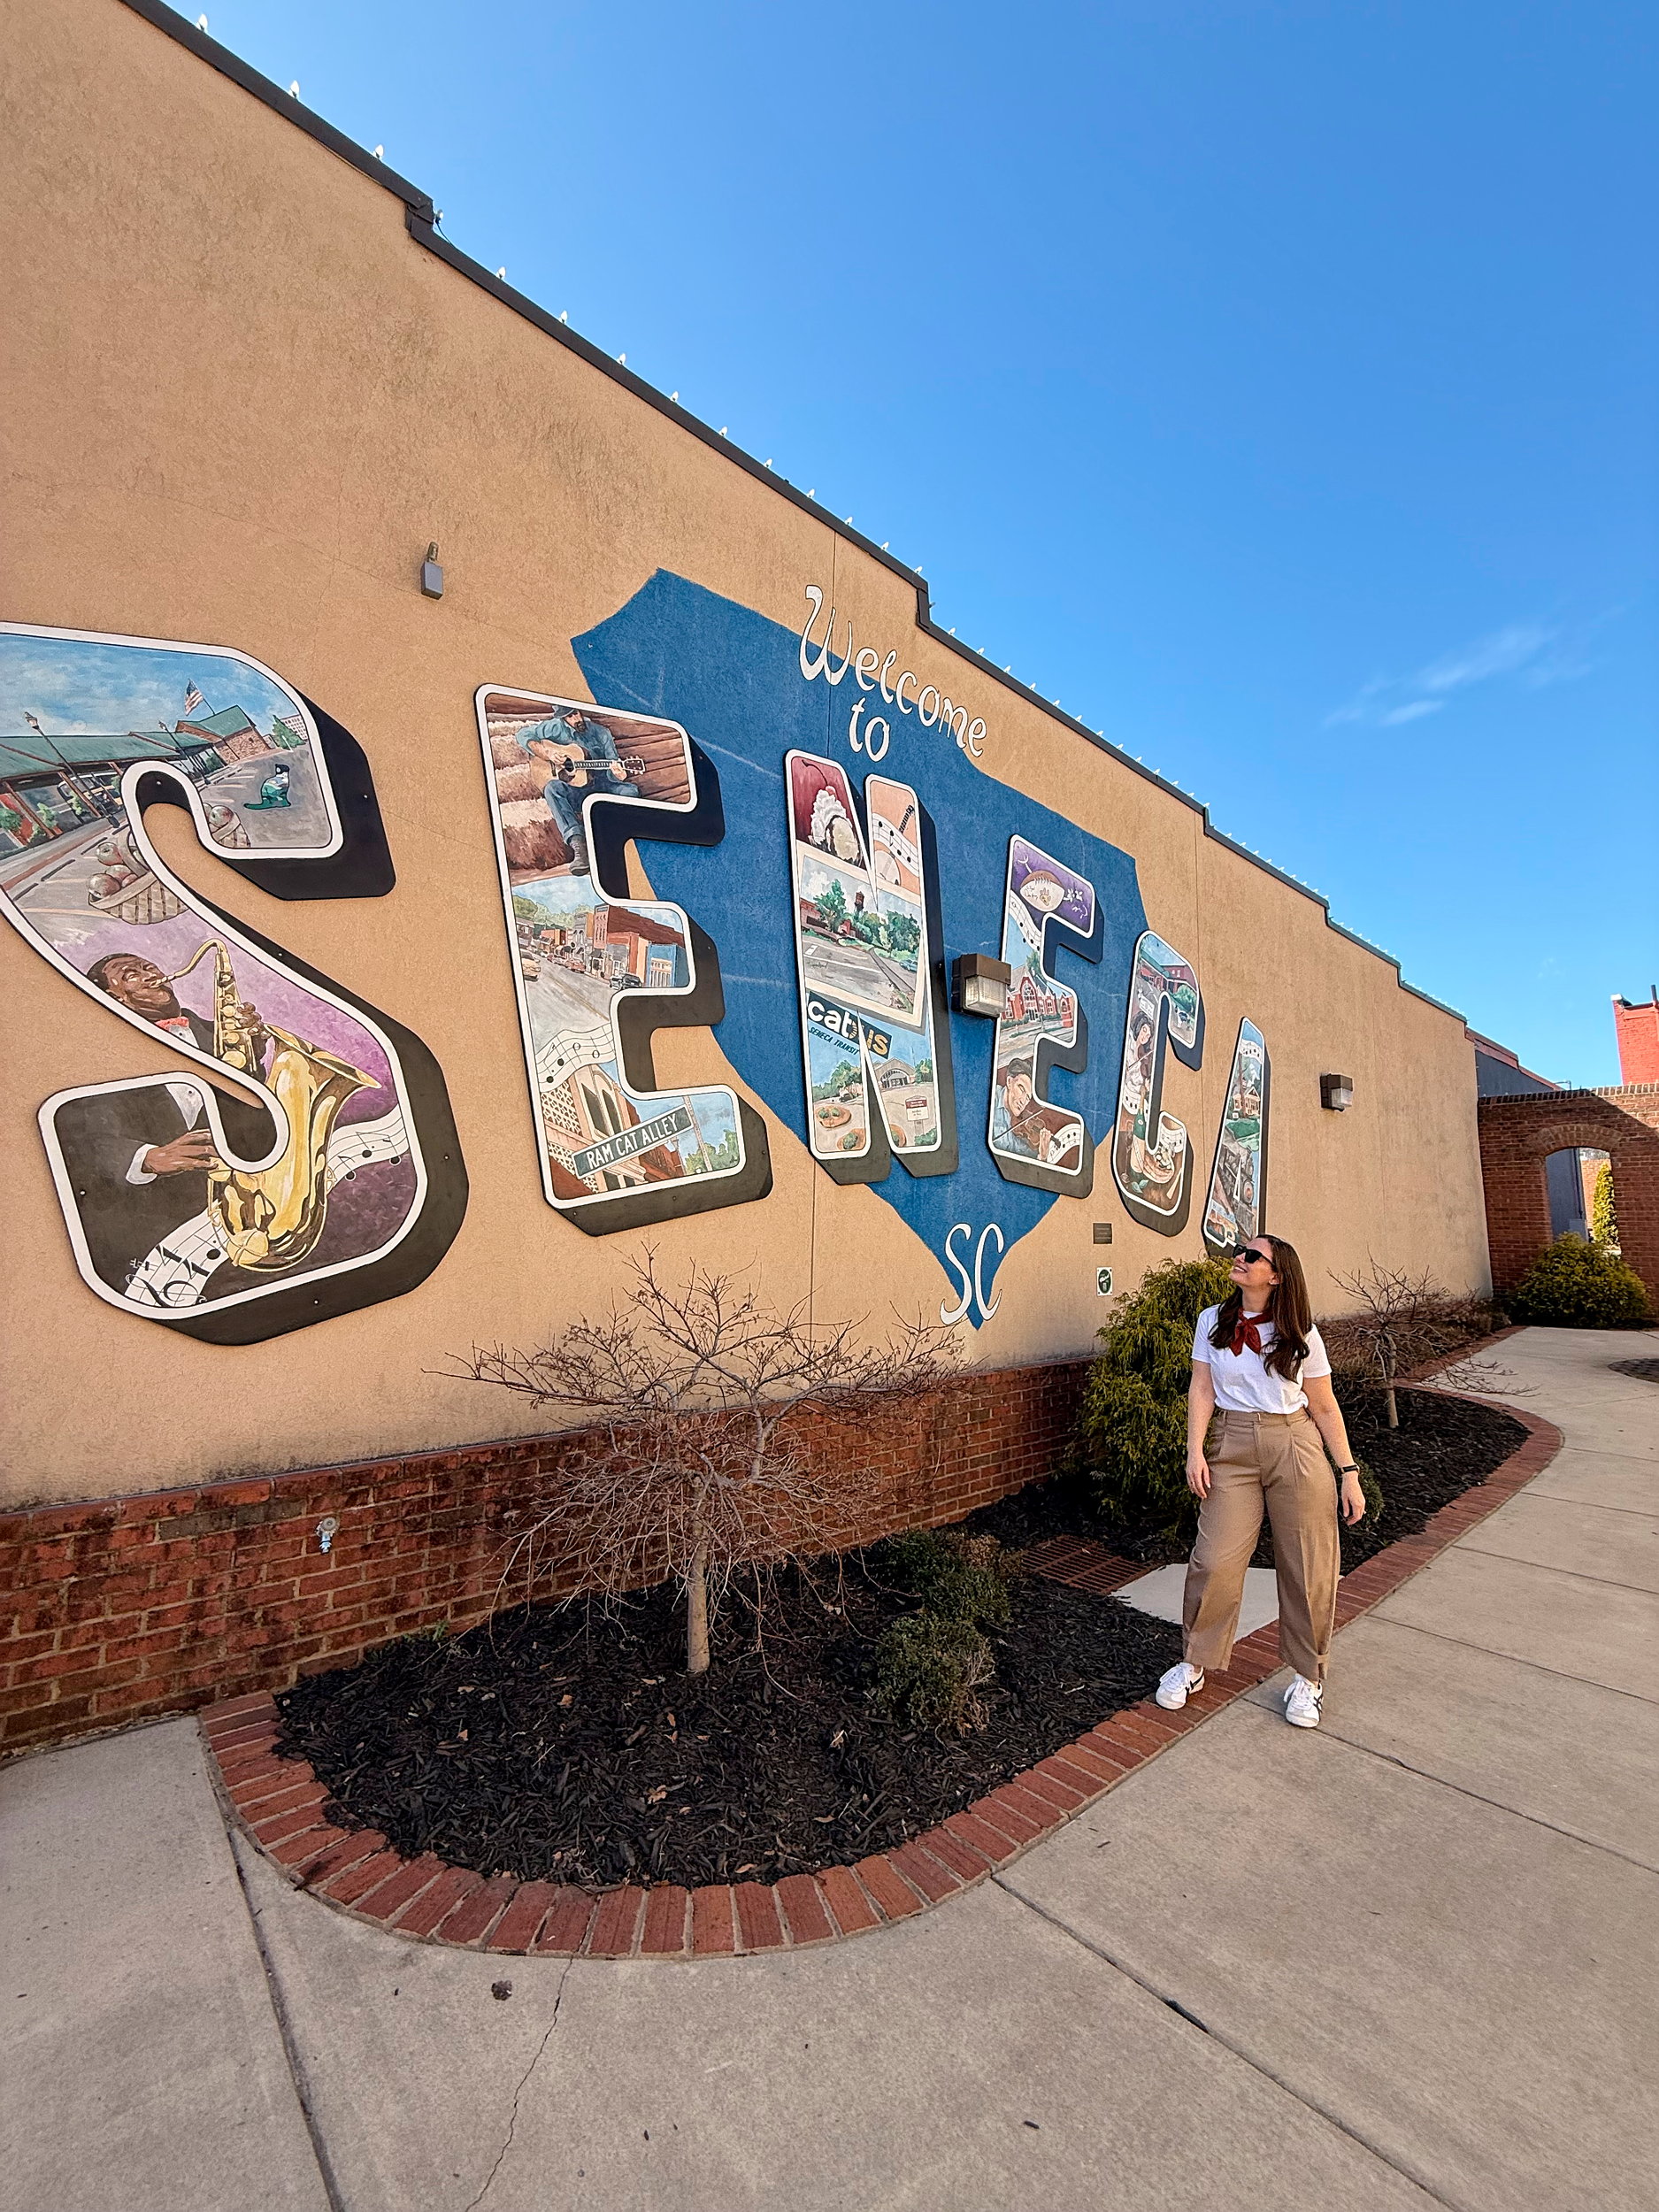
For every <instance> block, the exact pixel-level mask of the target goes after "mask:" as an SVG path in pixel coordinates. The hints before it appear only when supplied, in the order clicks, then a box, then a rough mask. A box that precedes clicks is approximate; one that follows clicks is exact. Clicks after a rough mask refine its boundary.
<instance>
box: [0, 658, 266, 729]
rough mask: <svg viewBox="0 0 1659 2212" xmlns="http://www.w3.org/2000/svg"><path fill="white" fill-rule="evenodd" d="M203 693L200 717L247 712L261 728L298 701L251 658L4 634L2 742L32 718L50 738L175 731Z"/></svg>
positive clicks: (0, 662) (0, 706)
mask: <svg viewBox="0 0 1659 2212" xmlns="http://www.w3.org/2000/svg"><path fill="white" fill-rule="evenodd" d="M191 684H195V685H196V687H197V688H198V689H199V690H200V692H201V694H202V697H203V701H204V704H203V705H202V706H201V707H200V708H198V709H197V710H196V711H197V712H198V713H200V714H209V713H217V712H218V711H219V710H220V709H221V708H223V707H240V708H241V709H242V712H243V713H244V714H246V715H249V716H250V717H251V718H252V719H253V720H254V721H255V722H257V724H258V725H259V726H260V728H261V729H266V728H269V726H270V723H271V718H272V716H273V715H276V714H292V713H293V712H294V711H295V710H296V705H297V702H296V700H294V699H291V698H290V697H289V696H288V693H287V692H285V691H281V690H280V689H279V688H278V687H277V686H276V685H275V684H273V682H272V681H271V680H270V678H269V677H268V676H262V675H261V674H260V673H259V672H258V670H257V669H256V668H250V666H249V665H248V664H247V662H246V661H243V660H238V659H235V658H234V657H232V656H230V655H227V654H219V653H215V652H212V651H211V650H210V649H206V648H204V647H200V646H198V647H195V648H193V649H190V650H188V651H186V650H182V649H178V650H175V649H173V648H171V647H166V646H146V645H103V644H94V643H92V642H90V641H88V640H86V639H84V638H44V637H28V636H25V635H20V634H18V633H16V632H12V631H0V737H17V738H22V739H25V740H27V737H28V735H29V729H28V725H27V723H26V722H25V720H24V716H25V715H26V714H33V715H35V717H36V718H38V720H39V722H40V725H41V727H42V730H43V731H44V732H45V733H46V735H47V736H48V737H91V736H96V737H124V736H126V734H127V732H128V731H129V730H153V729H157V728H159V727H160V726H161V725H162V724H163V723H164V722H165V724H166V726H167V727H168V728H169V729H171V728H172V727H173V725H174V723H176V722H177V721H179V720H180V718H181V717H182V716H183V713H184V699H185V693H186V691H187V689H188V687H189V686H190V685H191Z"/></svg>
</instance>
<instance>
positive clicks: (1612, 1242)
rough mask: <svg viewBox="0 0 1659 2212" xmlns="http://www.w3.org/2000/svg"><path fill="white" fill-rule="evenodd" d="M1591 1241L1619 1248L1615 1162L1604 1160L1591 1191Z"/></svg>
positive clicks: (1597, 1170) (1596, 1173)
mask: <svg viewBox="0 0 1659 2212" xmlns="http://www.w3.org/2000/svg"><path fill="white" fill-rule="evenodd" d="M1590 1241H1591V1243H1592V1244H1600V1245H1604V1246H1607V1247H1609V1248H1611V1249H1612V1250H1613V1251H1615V1252H1617V1250H1618V1216H1617V1213H1616V1212H1615V1211H1614V1209H1613V1163H1612V1161H1611V1160H1603V1161H1602V1162H1601V1165H1600V1167H1598V1168H1597V1169H1596V1171H1595V1185H1594V1189H1593V1190H1592V1191H1591V1193H1590Z"/></svg>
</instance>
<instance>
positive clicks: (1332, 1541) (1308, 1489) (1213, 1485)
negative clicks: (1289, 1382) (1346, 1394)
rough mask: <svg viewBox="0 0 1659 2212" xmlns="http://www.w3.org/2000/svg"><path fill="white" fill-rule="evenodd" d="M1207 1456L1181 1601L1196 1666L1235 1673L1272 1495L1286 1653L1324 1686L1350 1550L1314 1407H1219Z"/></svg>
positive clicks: (1282, 1649)
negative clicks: (1248, 1582)
mask: <svg viewBox="0 0 1659 2212" xmlns="http://www.w3.org/2000/svg"><path fill="white" fill-rule="evenodd" d="M1205 1457H1206V1458H1207V1459H1208V1461H1209V1462H1210V1495H1209V1496H1208V1497H1207V1498H1206V1499H1205V1500H1204V1502H1203V1504H1202V1507H1201V1508H1200V1509H1199V1515H1198V1541H1197V1542H1196V1543H1195V1544H1194V1547H1193V1555H1192V1558H1191V1560H1190V1562H1189V1563H1188V1564H1187V1588H1186V1592H1185V1594H1184V1596H1183V1600H1182V1604H1181V1618H1182V1623H1183V1626H1184V1629H1185V1632H1186V1641H1185V1644H1184V1646H1183V1649H1184V1652H1185V1655H1186V1657H1187V1661H1188V1663H1190V1664H1191V1665H1193V1666H1194V1667H1202V1668H1204V1669H1209V1668H1210V1667H1216V1668H1218V1669H1225V1666H1226V1664H1227V1662H1228V1660H1229V1659H1230V1658H1231V1657H1232V1655H1233V1637H1234V1635H1235V1633H1236V1632H1237V1630H1238V1625H1239V1607H1240V1603H1241V1602H1242V1601H1243V1597H1244V1571H1245V1569H1246V1568H1247V1567H1248V1565H1249V1563H1250V1554H1251V1553H1252V1552H1253V1551H1254V1550H1255V1549H1256V1538H1257V1536H1258V1535H1259V1534H1260V1532H1261V1527H1262V1506H1263V1502H1264V1501H1265V1502H1266V1506H1267V1517H1268V1519H1269V1521H1270V1522H1271V1524H1272V1528H1273V1555H1274V1557H1275V1559H1276V1560H1277V1561H1278V1563H1279V1657H1280V1658H1281V1659H1283V1660H1285V1661H1286V1663H1288V1664H1289V1665H1291V1666H1293V1667H1294V1668H1295V1670H1296V1671H1297V1673H1298V1674H1304V1675H1306V1676H1307V1678H1308V1679H1309V1680H1310V1682H1323V1681H1324V1680H1325V1654H1326V1653H1327V1652H1328V1651H1329V1650H1330V1648H1331V1632H1332V1630H1333V1628H1334V1627H1335V1625H1336V1585H1337V1577H1338V1576H1339V1575H1340V1572H1341V1548H1340V1544H1339V1542H1338V1540H1337V1519H1336V1507H1337V1493H1336V1477H1335V1475H1334V1474H1333V1471H1332V1469H1331V1465H1330V1463H1329V1461H1328V1460H1327V1459H1326V1458H1325V1447H1324V1445H1323V1444H1322V1443H1321V1442H1320V1440H1319V1432H1318V1430H1317V1428H1315V1426H1314V1425H1313V1423H1312V1421H1311V1420H1310V1418H1309V1417H1308V1415H1307V1413H1306V1412H1305V1411H1303V1412H1299V1413H1217V1416H1216V1417H1215V1421H1214V1423H1213V1425H1211V1428H1210V1438H1209V1442H1208V1445H1207V1447H1206V1450H1205Z"/></svg>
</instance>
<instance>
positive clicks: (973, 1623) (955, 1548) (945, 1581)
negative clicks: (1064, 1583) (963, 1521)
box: [877, 1528, 1013, 1628]
mask: <svg viewBox="0 0 1659 2212" xmlns="http://www.w3.org/2000/svg"><path fill="white" fill-rule="evenodd" d="M877 1560H878V1564H879V1571H881V1572H882V1573H883V1574H884V1575H887V1576H889V1577H891V1578H892V1580H893V1581H894V1582H895V1583H896V1584H897V1585H898V1586H899V1588H900V1589H902V1590H909V1591H910V1592H911V1593H912V1594H914V1595H915V1596H916V1597H917V1598H918V1600H919V1601H920V1602H921V1604H922V1605H923V1607H924V1608H925V1609H926V1610H927V1611H928V1612H930V1613H936V1614H939V1615H940V1616H941V1617H946V1618H949V1619H952V1620H961V1621H965V1622H966V1623H967V1624H968V1625H969V1626H970V1627H971V1628H987V1627H988V1628H1000V1627H1001V1626H1002V1624H1003V1622H1004V1621H1006V1620H1007V1618H1008V1585H1009V1580H1010V1576H1011V1574H1012V1572H1013V1563H1012V1562H1011V1560H1010V1558H1009V1556H1008V1555H1007V1554H1006V1553H1005V1552H1004V1551H1003V1549H1002V1546H1001V1544H999V1543H998V1542H997V1540H996V1539H995V1536H964V1535H962V1534H961V1533H960V1532H957V1531H956V1530H951V1531H949V1532H947V1533H943V1534H941V1532H939V1531H938V1530H937V1529H931V1528H911V1529H906V1530H905V1532H904V1533H903V1534H902V1536H890V1537H888V1539H887V1541H886V1543H884V1544H883V1545H882V1546H881V1548H880V1550H879V1553H878V1554H877Z"/></svg>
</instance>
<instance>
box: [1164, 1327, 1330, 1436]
mask: <svg viewBox="0 0 1659 2212" xmlns="http://www.w3.org/2000/svg"><path fill="white" fill-rule="evenodd" d="M1220 1311H1221V1309H1220V1307H1219V1306H1206V1307H1205V1308H1204V1310H1203V1311H1202V1313H1201V1314H1200V1315H1199V1317H1198V1326H1197V1327H1196V1328H1195V1329H1194V1332H1193V1358H1194V1361H1195V1362H1196V1361H1199V1360H1202V1362H1203V1363H1204V1365H1205V1366H1206V1367H1208V1368H1209V1370H1210V1380H1211V1382H1212V1383H1214V1385H1215V1386H1216V1403H1217V1405H1218V1406H1219V1407H1220V1409H1221V1410H1222V1411H1223V1412H1224V1413H1295V1412H1297V1411H1298V1410H1300V1409H1301V1408H1302V1407H1303V1406H1305V1405H1306V1404H1307V1402H1308V1396H1307V1393H1306V1392H1305V1391H1304V1390H1303V1389H1302V1379H1303V1378H1304V1377H1305V1376H1309V1375H1311V1376H1313V1377H1315V1378H1316V1379H1317V1377H1319V1376H1320V1375H1328V1374H1329V1373H1330V1371H1331V1359H1330V1355H1329V1354H1328V1353H1327V1352H1326V1350H1325V1344H1324V1340H1323V1339H1322V1338H1321V1337H1320V1334H1319V1332H1318V1330H1317V1329H1315V1328H1310V1330H1309V1331H1308V1356H1307V1358H1306V1359H1305V1360H1303V1362H1302V1365H1301V1366H1300V1367H1299V1368H1298V1369H1297V1371H1296V1380H1295V1381H1294V1382H1286V1380H1285V1379H1284V1377H1283V1376H1282V1375H1270V1374H1269V1373H1268V1371H1267V1369H1266V1367H1265V1366H1264V1365H1263V1361H1262V1354H1261V1353H1260V1352H1253V1351H1252V1350H1251V1349H1250V1348H1249V1346H1248V1344H1247V1345H1245V1346H1244V1348H1242V1350H1240V1351H1238V1352H1228V1351H1219V1352H1218V1351H1217V1349H1216V1348H1215V1346H1214V1345H1213V1344H1212V1343H1211V1342H1210V1331H1211V1330H1212V1329H1213V1328H1214V1327H1215V1325H1216V1316H1217V1314H1218V1313H1219V1312H1220ZM1257 1333H1259V1335H1260V1336H1261V1339H1262V1344H1263V1349H1264V1350H1265V1349H1269V1348H1271V1345H1272V1341H1273V1331H1272V1327H1271V1324H1269V1323H1267V1322H1258V1324H1257Z"/></svg>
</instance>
